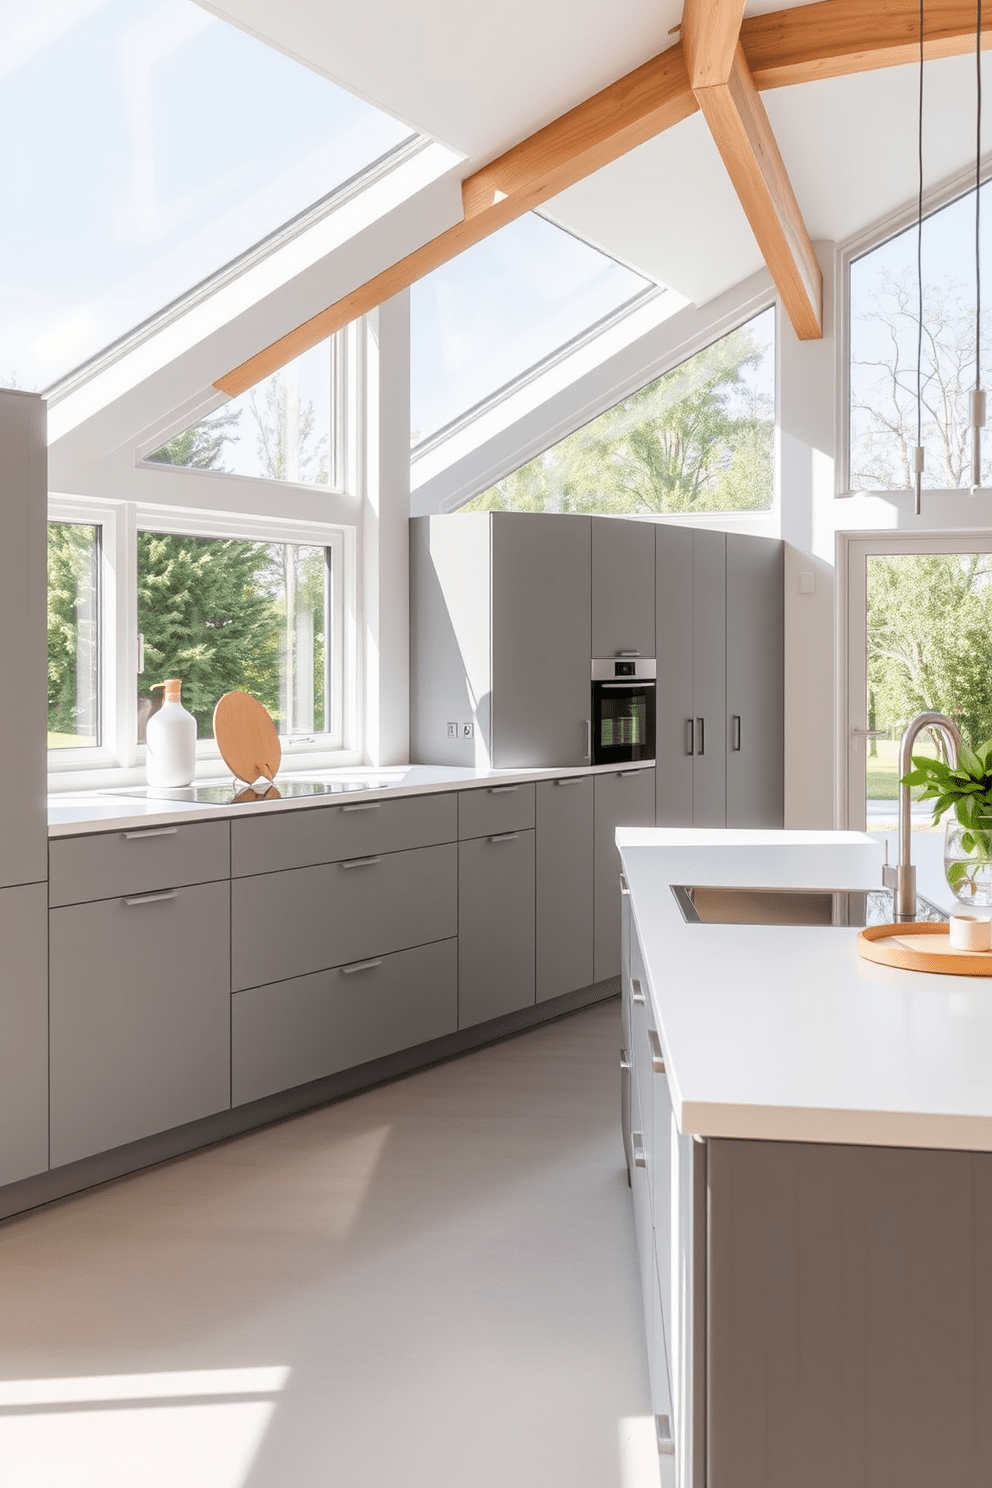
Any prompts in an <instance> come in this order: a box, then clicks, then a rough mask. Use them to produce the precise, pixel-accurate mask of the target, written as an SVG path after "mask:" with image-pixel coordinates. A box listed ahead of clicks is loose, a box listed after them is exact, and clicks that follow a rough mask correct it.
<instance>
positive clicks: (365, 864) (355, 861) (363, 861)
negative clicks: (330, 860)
mask: <svg viewBox="0 0 992 1488" xmlns="http://www.w3.org/2000/svg"><path fill="white" fill-rule="evenodd" d="M381 861H382V859H381V858H346V859H345V861H344V862H342V863H339V864H338V867H339V868H371V867H372V866H373V865H374V864H375V863H379V862H381Z"/></svg>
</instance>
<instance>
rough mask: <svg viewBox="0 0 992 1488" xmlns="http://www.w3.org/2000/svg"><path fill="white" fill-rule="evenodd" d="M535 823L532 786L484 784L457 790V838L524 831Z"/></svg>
mask: <svg viewBox="0 0 992 1488" xmlns="http://www.w3.org/2000/svg"><path fill="white" fill-rule="evenodd" d="M533 825H534V785H533V782H532V781H520V783H519V784H517V785H483V786H477V787H476V788H475V789H474V790H463V791H459V793H458V835H459V837H491V836H492V835H493V834H494V833H498V832H526V831H529V830H530V829H531V828H532V827H533Z"/></svg>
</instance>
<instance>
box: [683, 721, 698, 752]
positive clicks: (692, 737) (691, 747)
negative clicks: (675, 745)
mask: <svg viewBox="0 0 992 1488" xmlns="http://www.w3.org/2000/svg"><path fill="white" fill-rule="evenodd" d="M685 752H686V754H695V752H696V725H695V722H694V721H693V719H691V718H687V719H686V721H685Z"/></svg>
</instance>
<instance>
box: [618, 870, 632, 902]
mask: <svg viewBox="0 0 992 1488" xmlns="http://www.w3.org/2000/svg"><path fill="white" fill-rule="evenodd" d="M620 893H621V894H622V895H623V897H624V898H625V899H629V898H630V889H629V888H628V887H627V880H626V879H625V878H624V876H623V874H622V873H621V875H620Z"/></svg>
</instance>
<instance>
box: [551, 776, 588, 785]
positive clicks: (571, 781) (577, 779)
mask: <svg viewBox="0 0 992 1488" xmlns="http://www.w3.org/2000/svg"><path fill="white" fill-rule="evenodd" d="M585 778H586V777H585V776H584V775H566V776H564V778H563V779H561V780H556V781H555V785H581V784H582V782H583V780H585Z"/></svg>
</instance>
